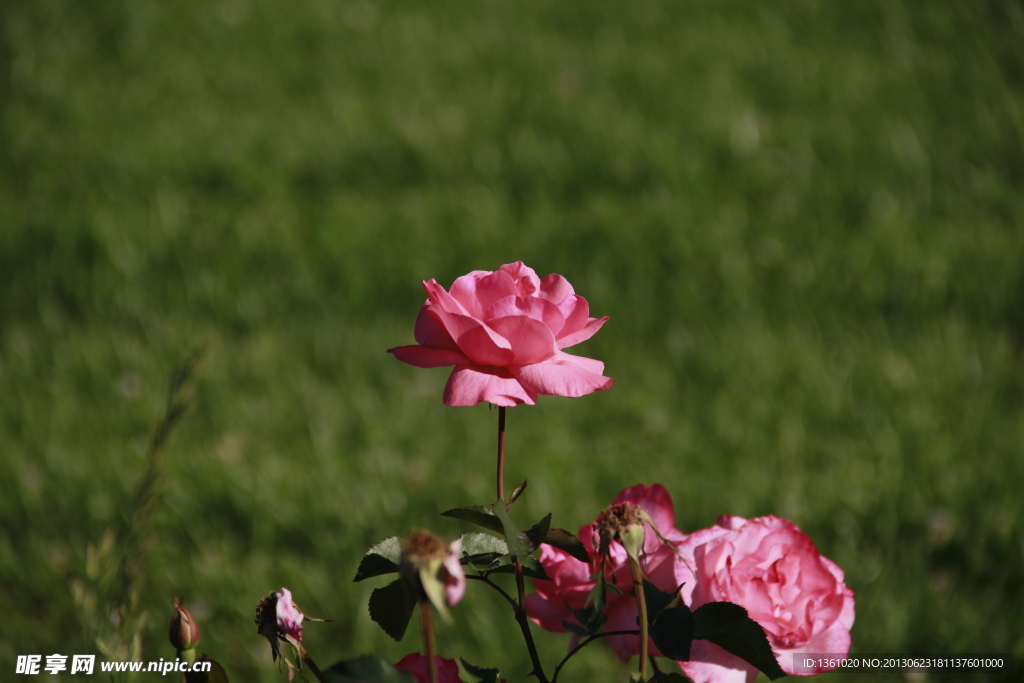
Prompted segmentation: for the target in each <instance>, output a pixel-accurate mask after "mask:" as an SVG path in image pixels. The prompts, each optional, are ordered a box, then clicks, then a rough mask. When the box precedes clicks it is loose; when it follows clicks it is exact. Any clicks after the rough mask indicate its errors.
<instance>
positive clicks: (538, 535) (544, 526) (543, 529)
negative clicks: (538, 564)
mask: <svg viewBox="0 0 1024 683" xmlns="http://www.w3.org/2000/svg"><path fill="white" fill-rule="evenodd" d="M550 528H551V513H550V512H549V513H548V516H547V517H545V518H544V519H542V520H540V521H539V522H537V523H536V524H534V525H533V526H532V527H530V528H529V529H527V530H526V531H524V532H523V533H525V534H526V537H527V538H528V539H530V545H531V546H533V547H532V548H530V552H531V553H532V552H533V551H534V550H536V549H537V548H539V547H540V544H541V543H543V542H544V538H545V537H546V536H547V535H548V530H549V529H550Z"/></svg>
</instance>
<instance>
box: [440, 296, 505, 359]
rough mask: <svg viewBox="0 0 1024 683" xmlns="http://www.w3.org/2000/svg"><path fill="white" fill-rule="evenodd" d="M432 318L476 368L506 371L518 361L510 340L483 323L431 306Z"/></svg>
mask: <svg viewBox="0 0 1024 683" xmlns="http://www.w3.org/2000/svg"><path fill="white" fill-rule="evenodd" d="M428 314H429V315H430V316H431V317H432V318H434V320H435V321H436V322H437V323H438V324H439V325H440V326H441V327H443V328H444V329H445V331H446V332H448V334H450V335H451V337H452V339H454V340H455V343H456V344H458V346H459V350H461V351H462V352H463V353H464V354H466V356H467V357H468V358H469V359H470V360H471V361H472V362H473V363H474V364H476V365H489V366H494V367H503V366H506V365H508V364H509V363H511V362H512V359H513V358H515V353H513V351H512V348H511V344H509V342H508V340H506V339H504V338H503V337H501V336H500V335H499V334H497V333H496V332H495V331H494V330H492V329H491V328H489V327H488V326H487V325H484V324H483V323H481V322H480V321H479V320H475V319H473V318H470V317H469V316H466V315H459V314H457V313H448V312H446V311H443V310H441V309H439V308H438V307H436V306H431V307H430V309H429V311H428Z"/></svg>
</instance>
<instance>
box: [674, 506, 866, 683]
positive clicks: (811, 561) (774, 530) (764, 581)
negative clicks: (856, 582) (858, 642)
mask: <svg viewBox="0 0 1024 683" xmlns="http://www.w3.org/2000/svg"><path fill="white" fill-rule="evenodd" d="M680 550H681V551H682V554H683V557H684V558H685V559H686V561H687V562H688V563H689V564H690V565H691V566H692V567H693V569H694V571H695V572H696V579H697V580H696V583H695V584H688V585H687V586H685V587H684V588H683V599H684V601H685V602H686V603H687V604H689V605H690V607H691V609H697V608H698V607H700V606H701V605H703V604H704V603H707V602H714V601H718V600H726V601H728V602H734V603H736V604H738V605H740V606H742V607H744V608H746V610H747V612H748V613H749V614H750V617H751V619H753V620H754V621H756V622H757V623H759V624H760V625H761V627H762V628H764V630H765V632H766V633H767V634H768V642H769V643H770V644H771V646H772V649H773V650H774V651H775V654H776V658H777V659H778V661H779V665H780V666H781V667H782V669H783V670H784V671H785V672H786V673H789V674H797V675H810V674H814V673H822V672H823V671H826V670H827V669H819V670H815V671H810V672H806V671H805V672H797V671H796V670H795V668H794V666H793V656H792V655H793V653H796V652H822V653H842V654H846V653H848V652H849V650H850V627H851V626H852V625H853V617H854V608H853V591H852V590H850V589H849V588H848V587H847V586H846V584H844V583H843V571H842V570H841V569H840V568H839V567H838V566H837V565H836V564H835V563H834V562H832V561H831V560H829V559H828V558H826V557H822V555H821V553H819V552H818V549H817V548H816V547H815V546H814V543H813V542H812V541H811V539H810V538H808V537H807V536H806V535H805V534H804V533H803V532H802V531H800V529H799V528H798V527H797V526H796V525H795V524H793V522H790V521H789V520H787V519H780V518H778V517H774V516H768V517H758V518H757V519H751V520H746V519H744V518H742V517H730V516H728V515H723V516H722V517H721V518H719V520H718V524H717V525H716V526H714V527H711V528H710V529H704V530H702V531H698V532H696V533H694V534H691V535H690V536H688V537H687V538H686V540H685V541H684V542H683V543H682V544H681V546H680ZM680 666H681V667H682V669H683V671H684V672H685V673H686V675H687V676H689V677H690V678H692V679H693V680H694V682H695V683H753V681H754V679H755V678H757V669H755V668H754V667H753V666H751V665H749V664H747V663H746V662H745V661H743V660H742V659H740V658H738V657H735V656H733V655H731V654H729V653H728V652H726V651H725V650H723V649H721V648H719V647H718V646H717V645H714V644H712V643H709V642H707V641H704V640H694V641H693V647H692V649H691V652H690V661H689V662H680Z"/></svg>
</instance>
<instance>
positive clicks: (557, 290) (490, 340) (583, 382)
mask: <svg viewBox="0 0 1024 683" xmlns="http://www.w3.org/2000/svg"><path fill="white" fill-rule="evenodd" d="M423 289H425V290H426V292H427V301H426V303H424V304H423V308H421V309H420V313H419V316H418V317H417V318H416V327H415V331H414V336H415V338H416V341H417V342H419V344H418V345H412V346H399V347H396V348H393V349H388V352H389V353H393V354H395V357H396V358H398V360H400V361H402V362H404V363H408V364H409V365H415V366H416V367H420V368H435V367H442V366H447V365H454V366H455V369H454V370H453V371H452V374H451V376H450V377H449V378H448V384H447V386H445V389H444V402H445V404H447V405H450V406H472V405H476V404H477V403H480V402H481V401H489V402H490V403H493V404H494V405H498V406H514V405H518V404H520V403H526V404H529V405H533V404H534V402H535V401H536V400H537V395H538V394H553V395H557V396H570V397H577V396H585V395H587V394H590V393H593V392H594V391H599V390H602V389H607V388H608V387H610V386H611V385H612V379H611V378H610V377H605V376H603V374H602V373H603V372H604V363H602V362H601V361H597V360H593V359H591V358H583V357H581V356H572V355H569V354H568V353H564V352H563V351H562V349H565V348H568V347H570V346H574V345H575V344H579V343H580V342H582V341H586V340H587V339H590V337H592V336H593V335H594V334H595V333H596V332H597V331H598V330H599V329H601V326H602V325H604V322H605V321H606V320H607V319H608V318H591V317H590V306H589V305H588V304H587V300H586V299H584V298H583V297H581V296H577V295H576V294H575V293H574V292H573V288H572V285H570V284H569V282H568V281H567V280H566V279H565V278H564V277H562V276H561V275H555V274H554V273H552V274H551V275H548V276H547V277H546V278H544V279H543V280H541V279H540V278H538V277H537V274H536V273H535V272H534V271H533V269H532V268H528V267H526V266H525V265H523V263H522V261H517V262H516V263H510V264H506V265H504V266H502V267H501V268H499V269H498V270H496V271H494V272H488V271H484V270H476V271H473V272H472V273H470V274H469V275H463V276H462V277H460V278H458V279H457V280H456V281H455V283H454V284H453V285H452V287H451V291H450V292H446V291H445V289H444V287H442V286H441V285H439V284H438V283H437V282H436V281H435V280H433V279H431V280H428V281H426V282H424V283H423Z"/></svg>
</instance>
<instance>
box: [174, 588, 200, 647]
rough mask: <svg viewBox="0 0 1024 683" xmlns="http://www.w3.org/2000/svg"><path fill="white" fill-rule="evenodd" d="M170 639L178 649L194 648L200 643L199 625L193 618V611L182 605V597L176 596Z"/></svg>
mask: <svg viewBox="0 0 1024 683" xmlns="http://www.w3.org/2000/svg"><path fill="white" fill-rule="evenodd" d="M170 639H171V645H173V646H174V649H176V650H178V651H181V650H192V649H194V648H195V646H196V645H198V644H199V625H198V624H197V623H196V620H195V619H193V618H192V613H191V612H189V611H188V610H187V609H185V607H184V605H182V603H181V598H174V617H173V618H172V619H171V632H170Z"/></svg>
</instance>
